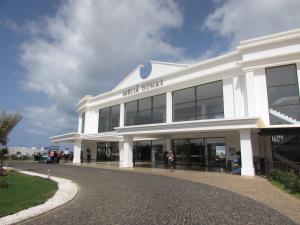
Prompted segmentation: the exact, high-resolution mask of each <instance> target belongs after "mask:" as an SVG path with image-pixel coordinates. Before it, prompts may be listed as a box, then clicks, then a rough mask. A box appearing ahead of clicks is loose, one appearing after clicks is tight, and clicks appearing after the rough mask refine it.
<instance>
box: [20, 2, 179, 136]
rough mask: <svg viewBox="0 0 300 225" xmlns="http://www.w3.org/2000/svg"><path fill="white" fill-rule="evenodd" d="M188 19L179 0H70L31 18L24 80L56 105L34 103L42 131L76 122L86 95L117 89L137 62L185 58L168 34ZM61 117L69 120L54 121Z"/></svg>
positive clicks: (35, 120) (26, 86)
mask: <svg viewBox="0 0 300 225" xmlns="http://www.w3.org/2000/svg"><path fill="white" fill-rule="evenodd" d="M182 23H183V16H182V13H181V12H180V10H179V9H178V5H177V4H176V3H175V1H174V0H169V1H164V0H153V1H152V0H147V1H140V0H111V1H106V0H102V1H100V0H85V1H81V0H69V1H66V2H63V3H62V5H61V6H60V7H58V11H57V12H56V14H55V15H54V16H51V17H45V18H44V19H43V20H42V21H31V22H30V23H28V24H27V28H28V30H30V32H31V38H30V39H29V40H28V41H26V42H24V43H23V44H22V47H21V54H20V62H21V64H22V65H23V67H24V68H25V71H26V74H25V77H24V79H23V80H22V82H21V85H22V87H23V88H24V89H26V90H30V91H37V92H42V93H45V94H46V95H47V96H48V97H49V99H50V100H51V101H52V102H53V104H54V105H53V106H51V107H50V109H47V110H45V108H42V107H29V108H27V109H26V114H27V118H29V119H30V120H31V121H32V123H33V125H34V127H36V128H37V130H38V129H46V128H47V127H49V129H51V130H52V129H56V130H57V132H62V131H64V130H65V128H66V127H68V124H70V123H73V124H72V125H74V124H75V126H76V125H77V123H76V122H75V123H74V121H73V120H74V117H73V115H74V112H75V106H76V102H77V101H78V100H79V99H80V98H81V97H82V96H84V95H86V94H93V95H94V94H99V93H101V92H103V91H106V90H108V89H110V88H112V87H113V86H114V85H115V84H116V83H117V82H118V81H120V80H121V78H122V77H124V76H125V75H126V73H128V72H129V71H130V70H131V69H133V68H134V67H135V66H136V64H137V63H141V62H144V61H147V60H149V59H153V58H154V59H155V58H164V57H168V58H169V59H170V58H173V59H176V58H180V57H181V56H182V54H183V50H182V49H180V48H177V47H175V46H172V45H170V44H169V43H168V42H167V41H165V39H166V36H165V35H166V31H167V30H168V29H174V28H175V29H176V28H179V27H180V26H181V25H182ZM124 73H125V74H124ZM43 113H46V114H45V115H44V116H35V115H40V114H43ZM30 114H32V116H30ZM47 117H49V119H48V118H47ZM60 118H62V119H63V120H64V122H63V123H60V124H59V125H58V126H57V124H58V123H55V124H53V122H52V120H54V121H55V119H60ZM69 128H70V129H71V128H72V129H73V128H74V127H69ZM38 131H39V132H40V130H38Z"/></svg>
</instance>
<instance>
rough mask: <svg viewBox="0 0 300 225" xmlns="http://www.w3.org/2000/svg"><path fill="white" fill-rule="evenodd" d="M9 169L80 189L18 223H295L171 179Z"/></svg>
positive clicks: (69, 169)
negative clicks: (55, 178) (66, 199)
mask: <svg viewBox="0 0 300 225" xmlns="http://www.w3.org/2000/svg"><path fill="white" fill-rule="evenodd" d="M10 166H15V167H17V168H22V169H25V170H31V171H35V172H40V173H47V170H48V169H50V170H51V174H52V175H54V176H59V177H64V178H68V179H71V180H73V181H75V182H76V183H77V184H78V185H79V187H80V192H79V194H78V196H77V197H76V198H75V199H74V200H73V201H71V202H70V203H68V204H66V205H64V206H62V207H60V208H58V209H56V210H53V211H51V212H49V213H47V214H46V215H42V216H40V217H38V218H35V219H33V220H30V221H27V222H25V223H22V224H39V225H40V224H55V225H58V224H64V225H68V224H74V225H76V224H82V225H89V224H128V225H134V224H138V225H142V224H157V225H162V224H168V225H169V224H205V225H209V224H218V225H225V224H241V225H250V224H251V225H252V224H253V225H254V224H255V225H256V224H262V225H267V224H272V225H279V224H284V225H287V224H295V223H294V222H293V221H291V220H290V219H288V218H287V217H285V216H283V215H282V214H280V213H278V212H277V211H275V210H273V209H271V208H269V207H267V206H265V205H262V204H260V203H258V202H256V201H254V200H251V199H249V198H245V197H243V196H241V195H239V194H235V193H232V192H229V191H225V190H222V189H219V188H216V187H212V186H208V185H205V184H201V183H194V182H190V181H185V180H181V179H176V178H172V177H165V176H157V175H150V174H140V173H132V172H126V171H118V170H101V169H95V168H87V167H76V166H63V165H51V164H48V165H44V164H37V163H13V164H11V165H10Z"/></svg>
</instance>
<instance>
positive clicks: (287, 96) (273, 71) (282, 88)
mask: <svg viewBox="0 0 300 225" xmlns="http://www.w3.org/2000/svg"><path fill="white" fill-rule="evenodd" d="M266 78H267V88H268V100H269V110H270V111H269V115H270V123H271V124H290V123H297V122H298V121H300V101H299V87H298V80H297V79H298V78H297V68H296V65H295V64H292V65H285V66H279V67H273V68H267V69H266Z"/></svg>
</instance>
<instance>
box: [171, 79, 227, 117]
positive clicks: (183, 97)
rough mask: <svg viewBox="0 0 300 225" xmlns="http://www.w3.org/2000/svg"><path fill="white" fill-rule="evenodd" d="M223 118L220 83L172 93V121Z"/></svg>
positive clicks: (221, 86)
mask: <svg viewBox="0 0 300 225" xmlns="http://www.w3.org/2000/svg"><path fill="white" fill-rule="evenodd" d="M223 117H224V105H223V83H222V81H216V82H213V83H208V84H203V85H199V86H195V87H190V88H186V89H182V90H178V91H175V92H173V121H186V120H202V119H216V118H223Z"/></svg>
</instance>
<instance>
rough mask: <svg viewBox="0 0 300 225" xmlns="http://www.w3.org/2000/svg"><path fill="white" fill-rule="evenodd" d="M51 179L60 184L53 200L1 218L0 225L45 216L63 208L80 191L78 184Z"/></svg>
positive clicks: (39, 175)
mask: <svg viewBox="0 0 300 225" xmlns="http://www.w3.org/2000/svg"><path fill="white" fill-rule="evenodd" d="M17 171H18V172H20V173H23V174H26V175H30V176H38V177H43V178H48V176H47V175H44V174H40V173H35V172H29V171H25V170H17ZM50 179H51V180H54V181H55V182H57V184H58V190H57V191H56V192H55V194H54V195H53V196H52V197H51V198H49V199H48V200H47V201H46V202H45V203H43V204H40V205H37V206H33V207H31V208H28V209H24V210H22V211H19V212H17V213H15V214H12V215H8V216H5V217H2V218H0V224H1V225H9V224H15V223H18V222H21V221H24V220H28V219H31V218H33V217H36V216H39V215H41V214H44V213H46V212H48V211H50V210H52V209H55V208H57V207H59V206H62V205H64V204H66V203H67V202H69V201H71V200H72V199H74V198H75V196H76V195H77V193H78V191H79V188H78V186H77V184H76V183H74V182H73V181H71V180H68V179H64V178H59V177H53V176H50Z"/></svg>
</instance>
